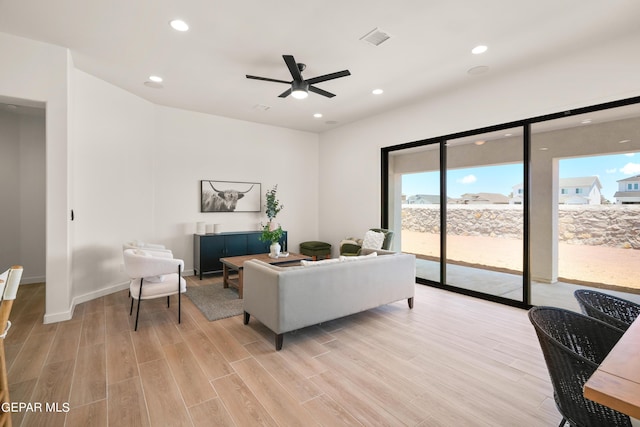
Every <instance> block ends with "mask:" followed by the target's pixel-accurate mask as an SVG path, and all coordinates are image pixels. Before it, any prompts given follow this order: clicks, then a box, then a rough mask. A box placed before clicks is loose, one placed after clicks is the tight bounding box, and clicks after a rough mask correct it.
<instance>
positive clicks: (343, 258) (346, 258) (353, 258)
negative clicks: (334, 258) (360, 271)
mask: <svg viewBox="0 0 640 427" xmlns="http://www.w3.org/2000/svg"><path fill="white" fill-rule="evenodd" d="M376 256H378V253H377V252H371V253H370V254H367V255H358V256H340V261H342V262H350V261H358V260H360V259H367V258H373V257H376Z"/></svg>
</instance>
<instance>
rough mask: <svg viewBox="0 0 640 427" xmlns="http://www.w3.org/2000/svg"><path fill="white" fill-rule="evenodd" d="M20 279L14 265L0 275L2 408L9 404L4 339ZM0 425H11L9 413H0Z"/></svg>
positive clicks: (17, 268)
mask: <svg viewBox="0 0 640 427" xmlns="http://www.w3.org/2000/svg"><path fill="white" fill-rule="evenodd" d="M21 278H22V267H21V266H19V265H14V266H13V267H11V268H10V269H8V270H7V271H5V272H4V273H2V274H0V296H2V302H0V403H1V404H2V406H3V407H4V406H5V405H7V404H10V402H11V401H10V399H9V381H8V379H7V362H6V357H5V353H4V339H5V337H6V336H7V332H8V331H9V328H10V327H11V322H10V321H9V315H10V314H11V308H12V307H13V300H15V299H16V294H17V293H18V285H20V279H21ZM0 425H3V426H4V425H8V426H10V425H11V411H4V410H3V411H2V412H1V413H0Z"/></svg>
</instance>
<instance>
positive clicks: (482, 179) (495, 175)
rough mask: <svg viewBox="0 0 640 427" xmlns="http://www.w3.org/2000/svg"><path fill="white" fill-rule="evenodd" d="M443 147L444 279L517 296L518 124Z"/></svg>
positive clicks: (520, 234) (493, 293) (520, 233)
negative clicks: (445, 198) (445, 201)
mask: <svg viewBox="0 0 640 427" xmlns="http://www.w3.org/2000/svg"><path fill="white" fill-rule="evenodd" d="M446 147H447V155H446V163H447V168H446V189H447V204H446V219H447V221H446V224H447V227H446V279H447V282H446V283H447V284H448V285H449V286H453V287H457V288H462V289H466V290H469V291H473V292H478V293H482V294H488V295H491V296H495V297H500V298H506V299H510V300H515V301H522V300H523V279H522V272H523V262H522V261H523V224H524V216H523V203H522V202H523V189H524V182H523V173H524V166H523V142H522V129H520V128H518V129H505V130H501V131H498V132H492V133H487V134H478V135H472V136H469V137H463V138H456V139H451V140H448V141H447V145H446Z"/></svg>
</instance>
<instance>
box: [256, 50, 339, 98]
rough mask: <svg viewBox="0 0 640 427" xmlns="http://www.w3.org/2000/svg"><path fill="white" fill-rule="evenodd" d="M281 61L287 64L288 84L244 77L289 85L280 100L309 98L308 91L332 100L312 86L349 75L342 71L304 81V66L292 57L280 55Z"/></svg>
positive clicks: (329, 94) (327, 93)
mask: <svg viewBox="0 0 640 427" xmlns="http://www.w3.org/2000/svg"><path fill="white" fill-rule="evenodd" d="M282 59H284V62H285V64H287V68H288V69H289V72H290V73H291V77H292V78H293V80H291V81H290V82H288V81H286V80H277V79H271V78H268V77H258V76H251V75H249V74H247V75H246V77H247V78H248V79H253V80H264V81H267V82H274V83H284V84H288V85H291V87H290V88H289V89H287V90H285V91H284V92H282V93H281V94H280V95H278V96H279V97H280V98H286V97H287V96H289V95H291V96H293V97H294V98H296V99H304V98H306V97H307V96H309V91H311V92H313V93H316V94H318V95H322V96H326V97H327V98H333V97H334V96H336V95H335V94H333V93H331V92H327V91H326V90H323V89H320V88H318V87H315V86H313V85H314V84H316V83H322V82H326V81H327V80H333V79H337V78H340V77H346V76H350V75H351V73H350V72H349V70H342V71H338V72H335V73H330V74H325V75H322V76H318V77H313V78H311V79H306V80H305V79H303V78H302V71H304V69H305V68H306V65H305V64H302V63H297V62H296V60H295V58H294V57H293V56H292V55H282Z"/></svg>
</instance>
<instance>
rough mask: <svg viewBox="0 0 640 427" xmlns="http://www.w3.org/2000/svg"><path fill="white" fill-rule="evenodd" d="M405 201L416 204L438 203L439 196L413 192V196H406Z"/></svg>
mask: <svg viewBox="0 0 640 427" xmlns="http://www.w3.org/2000/svg"><path fill="white" fill-rule="evenodd" d="M407 202H408V203H416V204H433V205H436V204H438V203H440V196H439V195H437V194H415V195H413V196H409V197H407Z"/></svg>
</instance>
